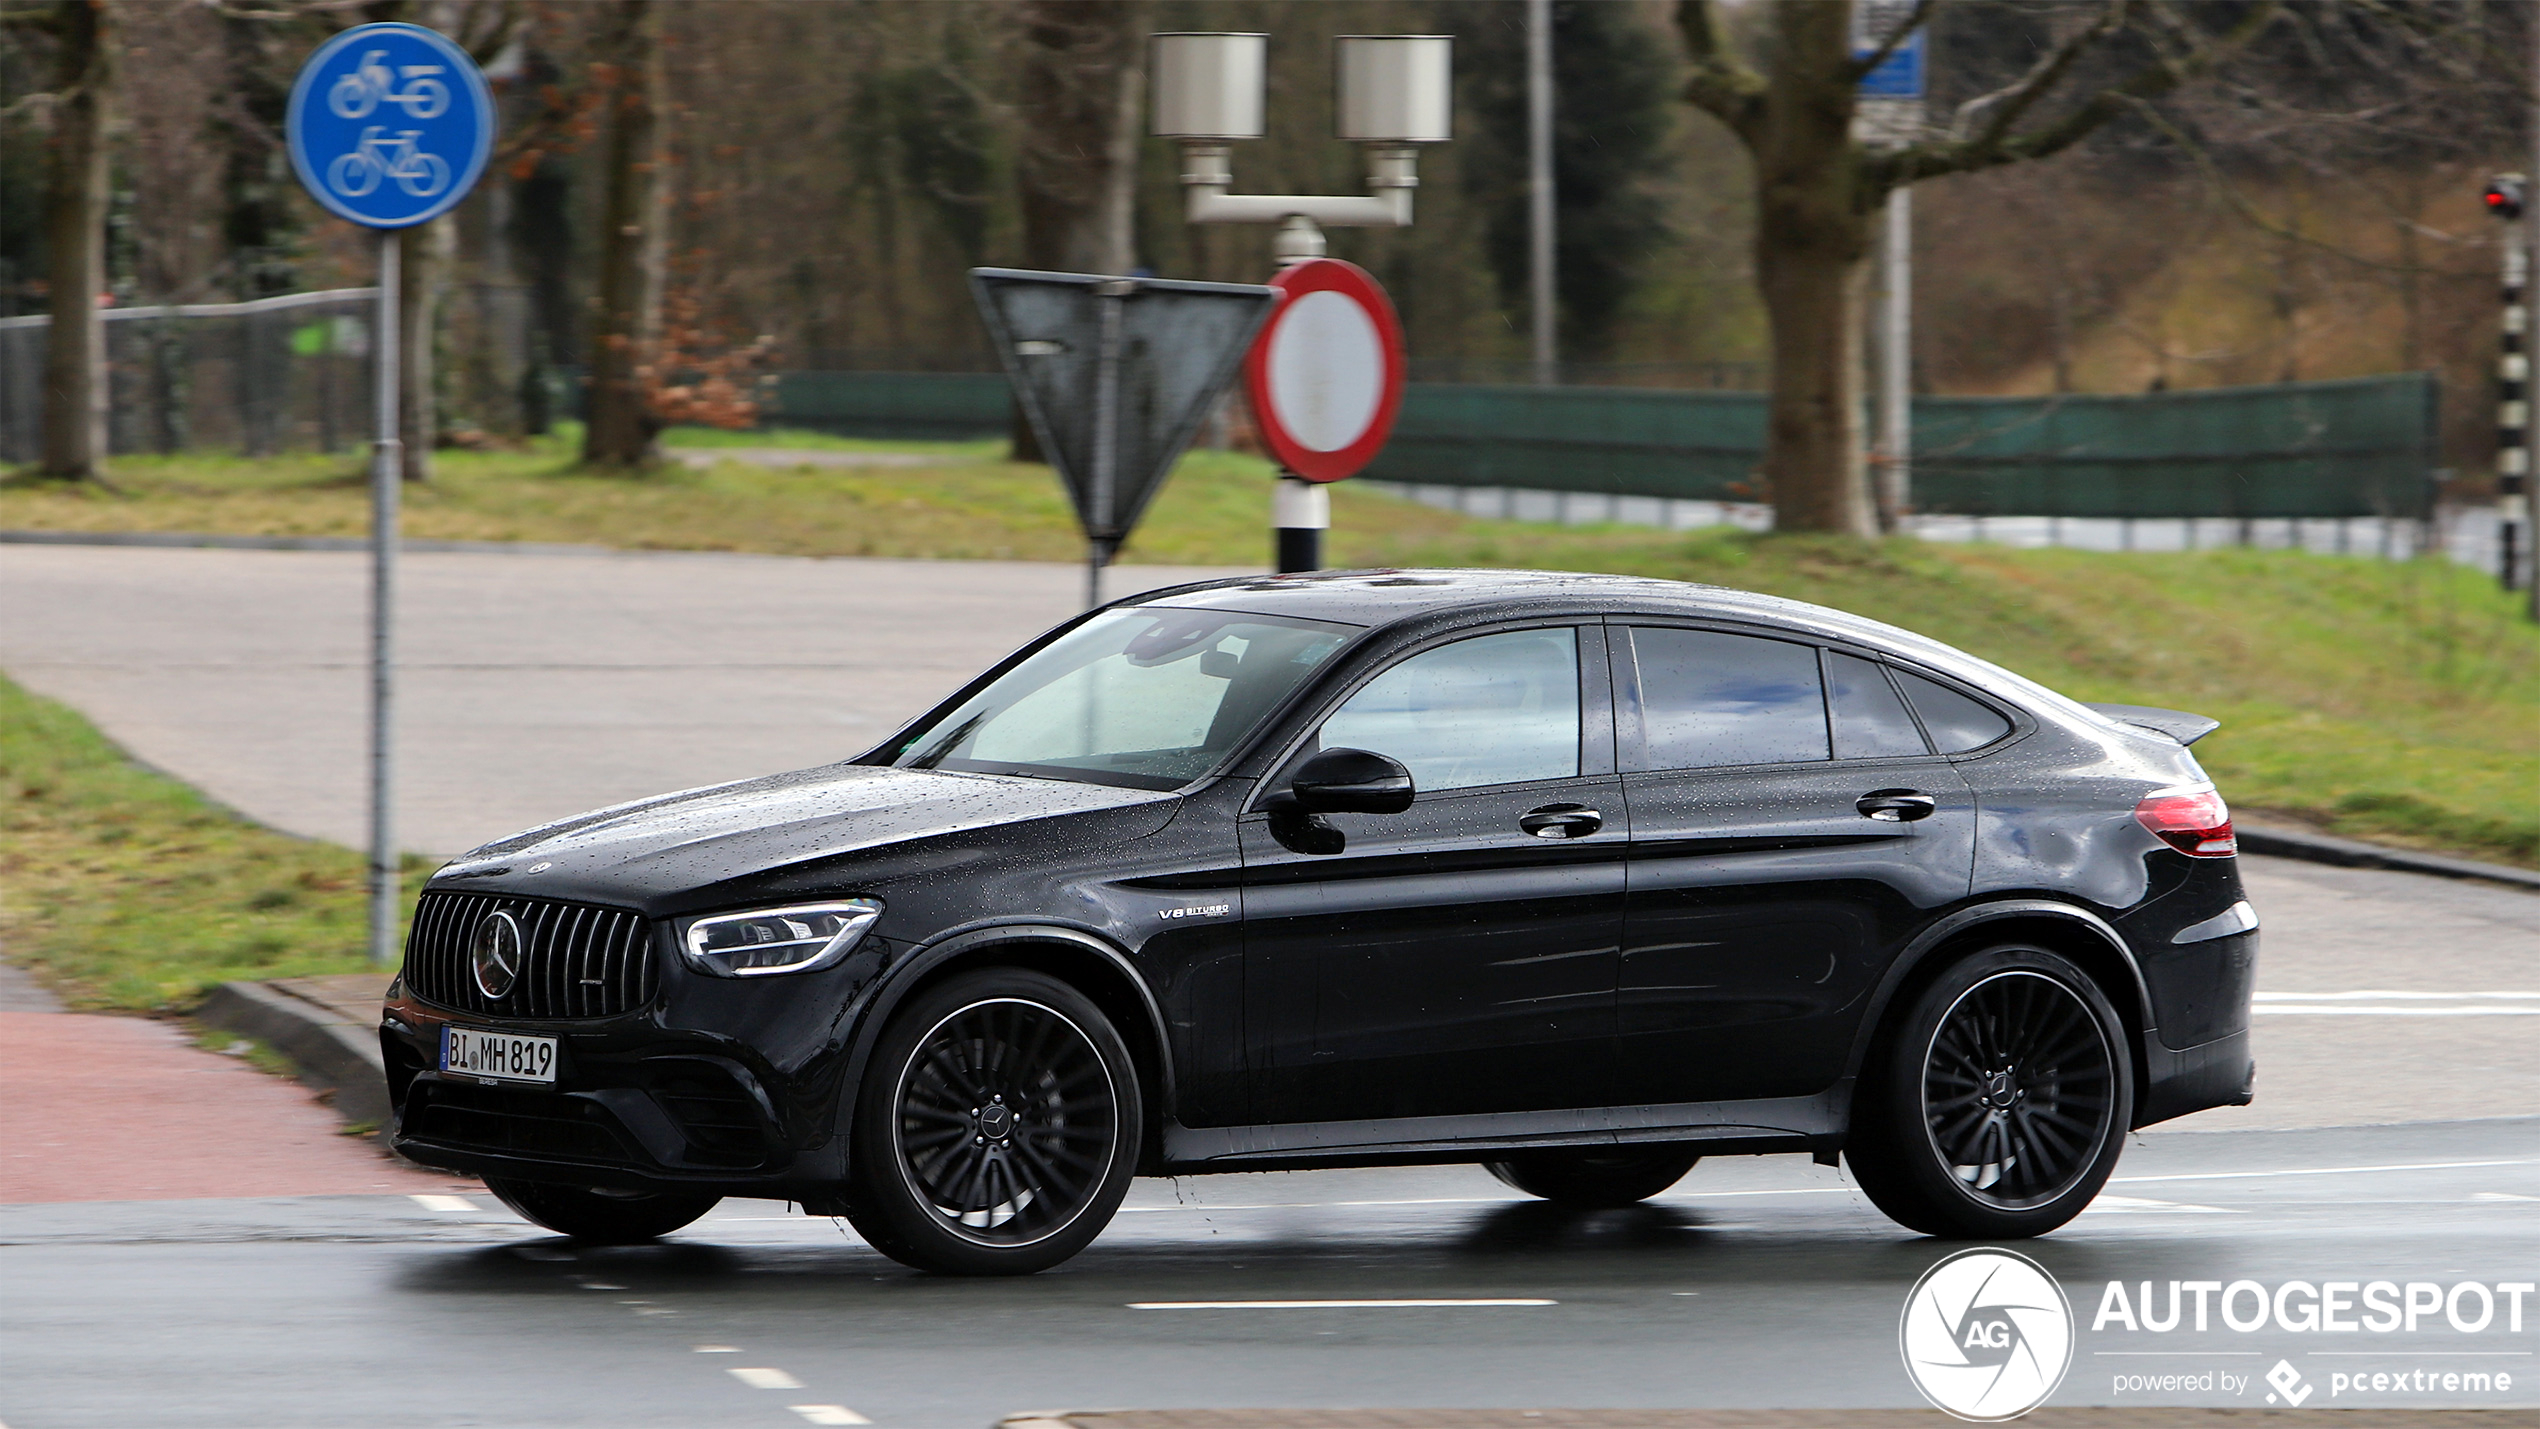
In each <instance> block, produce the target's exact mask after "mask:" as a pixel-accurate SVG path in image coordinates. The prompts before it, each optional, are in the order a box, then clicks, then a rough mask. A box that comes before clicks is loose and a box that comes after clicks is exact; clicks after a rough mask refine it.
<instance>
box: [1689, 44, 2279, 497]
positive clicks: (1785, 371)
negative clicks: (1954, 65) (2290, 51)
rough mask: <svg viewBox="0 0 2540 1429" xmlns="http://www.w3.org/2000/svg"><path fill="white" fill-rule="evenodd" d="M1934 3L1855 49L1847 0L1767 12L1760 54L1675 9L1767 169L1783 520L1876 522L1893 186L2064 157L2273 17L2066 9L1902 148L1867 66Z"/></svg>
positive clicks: (1764, 211)
mask: <svg viewBox="0 0 2540 1429" xmlns="http://www.w3.org/2000/svg"><path fill="white" fill-rule="evenodd" d="M1935 4H1936V0H1917V3H1916V4H1915V6H1914V8H1913V10H1912V11H1911V13H1910V14H1909V15H1908V16H1907V17H1906V19H1905V20H1904V22H1903V23H1901V24H1900V25H1898V26H1897V27H1896V28H1895V29H1894V31H1893V32H1892V33H1891V34H1889V35H1888V36H1887V37H1885V39H1884V40H1883V41H1882V43H1881V44H1880V45H1878V46H1877V47H1876V48H1874V49H1872V50H1871V51H1870V52H1869V53H1867V54H1865V55H1860V56H1855V54H1854V53H1853V49H1852V3H1851V0H1817V2H1816V3H1791V4H1777V5H1772V6H1769V7H1767V8H1766V9H1765V10H1764V12H1763V13H1762V14H1761V15H1760V16H1758V17H1757V23H1756V30H1757V34H1756V35H1755V36H1754V39H1755V43H1754V44H1753V45H1752V46H1751V49H1752V54H1747V53H1741V47H1740V46H1738V45H1736V44H1734V43H1733V42H1732V38H1731V36H1730V35H1729V34H1728V33H1727V31H1726V30H1725V29H1724V27H1723V25H1722V17H1721V15H1720V13H1719V8H1718V7H1717V6H1716V5H1715V4H1713V3H1712V0H1682V3H1681V4H1680V5H1679V7H1678V9H1677V26H1678V28H1679V30H1681V31H1682V33H1683V35H1684V38H1685V45H1686V49H1687V51H1688V52H1689V55H1690V57H1691V59H1692V62H1693V73H1692V76H1691V78H1690V79H1689V80H1688V81H1687V83H1686V86H1685V99H1686V100H1687V101H1688V102H1689V103H1692V104H1694V105H1696V106H1697V107H1699V108H1701V109H1703V110H1705V111H1707V112H1708V113H1710V114H1711V115H1713V116H1714V117H1716V118H1718V119H1719V120H1720V121H1721V122H1722V123H1724V124H1726V125H1727V126H1728V127H1729V129H1730V131H1731V132H1733V133H1735V134H1736V135H1737V136H1738V138H1739V140H1740V141H1741V142H1743V143H1744V144H1745V146H1746V149H1747V152H1748V155H1749V156H1750V158H1751V159H1752V160H1753V164H1754V182H1755V193H1756V208H1757V221H1756V234H1755V264H1756V278H1757V286H1758V288H1759V289H1760V291H1761V292H1762V295H1763V299H1764V309H1765V313H1766V317H1767V320H1768V322H1769V324H1770V326H1771V329H1772V337H1773V355H1772V406H1771V414H1770V418H1769V425H1768V428H1767V431H1766V436H1765V452H1764V468H1763V475H1764V479H1765V481H1766V483H1767V485H1768V487H1769V489H1770V492H1771V497H1772V502H1773V515H1774V524H1775V526H1776V528H1777V529H1780V530H1784V531H1831V532H1839V533H1844V534H1849V535H1858V536H1869V535H1873V534H1875V533H1876V531H1877V529H1878V522H1877V513H1876V510H1875V508H1874V506H1873V504H1872V501H1871V497H1870V492H1869V485H1868V482H1867V480H1866V471H1865V466H1864V463H1863V453H1862V442H1861V334H1862V330H1863V316H1864V313H1863V302H1864V299H1865V297H1866V295H1867V290H1868V283H1867V271H1868V263H1867V259H1868V257H1869V253H1870V247H1871V234H1872V232H1873V231H1874V230H1875V227H1876V222H1877V218H1878V215H1879V212H1880V210H1881V209H1882V208H1884V207H1885V205H1886V201H1887V195H1888V194H1889V193H1890V192H1892V191H1894V190H1895V189H1897V188H1899V187H1901V186H1903V185H1906V184H1910V183H1913V182H1914V181H1916V180H1917V179H1926V178H1933V177H1937V176H1939V175H1942V174H1958V173H1970V172H1974V171H1976V170H1980V169H1990V168H1997V167H2000V166H2002V165H2005V164H2013V163H2019V162H2021V161H2023V160H2028V159H2041V158H2045V157H2048V156H2050V155H2053V154H2057V153H2061V152H2062V151H2064V150H2066V149H2068V148H2070V147H2072V146H2073V145H2074V144H2076V143H2078V142H2080V141H2081V140H2082V139H2083V138H2084V137H2086V136H2088V135H2089V134H2090V133H2092V132H2093V131H2094V130H2097V129H2099V128H2100V127H2101V126H2103V125H2105V124H2107V123H2108V122H2109V121H2110V120H2112V119H2115V118H2117V117H2119V116H2121V115H2127V114H2131V113H2134V112H2136V111H2137V110H2138V109H2139V108H2140V107H2141V106H2143V105H2145V104H2146V103H2148V102H2149V101H2151V100H2153V99H2156V98H2159V97H2160V96H2163V95H2166V94H2168V93H2170V92H2171V91H2173V90H2175V89H2177V88H2179V87H2180V86H2181V85H2183V84H2186V83H2188V82H2189V81H2191V80H2193V79H2196V78H2198V77H2200V76H2202V75H2204V74H2205V73H2207V72H2208V71H2210V70H2212V69H2213V68H2214V67H2215V66H2216V65H2217V64H2219V63H2221V62H2222V61H2223V60H2225V59H2226V58H2228V57H2230V56H2231V55H2233V54H2235V53H2237V52H2238V51H2239V50H2241V49H2243V48H2245V47H2246V46H2247V45H2248V44H2249V43H2250V41H2252V40H2254V39H2255V38H2256V37H2257V36H2258V34H2259V33H2260V32H2261V31H2263V30H2264V29H2265V28H2266V27H2267V25H2268V24H2269V23H2270V22H2271V21H2272V20H2273V19H2274V17H2275V13H2276V7H2275V4H2274V3H2273V0H2254V3H2249V4H2245V5H2238V6H2234V7H2230V8H2228V9H2226V8H2225V7H2222V6H2211V7H2188V6H2180V5H2177V4H2175V3H2172V0H2100V3H2097V4H2095V5H2092V6H2089V7H2087V8H2085V9H2081V10H2078V11H2075V12H2072V13H2070V14H2069V15H2067V16H2066V17H2064V18H2063V21H2062V23H2061V24H2060V25H2058V26H2057V27H2056V28H2057V29H2058V30H2059V31H2060V33H2058V34H2056V35H2055V36H2054V37H2053V38H2052V42H2051V43H2049V44H2048V45H2046V46H2045V47H2044V49H2043V51H2042V53H2040V54H2039V55H2038V57H2037V59H2036V61H2035V63H2033V64H2032V65H2030V66H2029V68H2028V70H2027V72H2026V73H2024V74H2022V75H2020V76H2019V77H2018V78H2017V79H2015V80H2013V81H2012V82H2011V83H2009V84H2007V85H2005V86H2003V87H2002V88H2000V89H1997V90H1994V91H1992V92H1990V93H1987V94H1983V95H1979V96H1977V97H1976V98H1973V99H1971V100H1969V101H1967V102H1966V103H1964V104H1962V105H1960V106H1958V109H1957V113H1956V115H1955V116H1954V120H1953V122H1952V123H1951V125H1950V126H1949V127H1948V129H1947V131H1946V132H1945V133H1943V134H1940V135H1938V136H1935V137H1932V138H1930V139H1927V140H1925V141H1924V142H1920V143H1914V144H1909V145H1905V146H1902V147H1898V148H1873V147H1870V146H1868V145H1865V144H1863V143H1861V142H1859V141H1858V140H1857V139H1856V138H1855V137H1854V135H1853V128H1852V118H1853V108H1854V97H1855V92H1856V88H1857V86H1858V85H1859V83H1860V80H1861V77H1862V76H1863V75H1865V74H1867V73H1868V72H1869V71H1870V70H1871V69H1872V68H1874V67H1876V65H1877V64H1878V63H1879V62H1880V61H1882V60H1884V59H1885V58H1886V57H1887V56H1888V55H1889V54H1890V53H1892V52H1893V49H1894V47H1895V46H1896V45H1898V44H1900V43H1902V42H1903V41H1904V40H1905V38H1906V37H1907V36H1908V35H1910V34H1911V33H1912V32H1913V31H1914V30H1915V29H1916V28H1918V27H1920V26H1922V25H1923V24H1924V23H1925V22H1926V21H1927V20H1928V19H1929V18H1930V15H1931V12H1932V10H1933V8H1934V6H1935ZM2085 61H2089V62H2090V63H2085ZM2112 66H2113V72H2108V73H2105V74H2102V73H2100V72H2101V71H2107V70H2110V69H2111V67H2112ZM2085 77H2088V78H2090V79H2092V80H2093V81H2094V82H2091V83H2085V82H2084V80H2085Z"/></svg>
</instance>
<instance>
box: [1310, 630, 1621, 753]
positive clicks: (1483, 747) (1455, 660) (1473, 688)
mask: <svg viewBox="0 0 2540 1429" xmlns="http://www.w3.org/2000/svg"><path fill="white" fill-rule="evenodd" d="M1320 743H1321V745H1322V747H1323V748H1325V749H1367V750H1373V751H1374V752H1376V753H1378V754H1385V755H1391V756H1392V757H1393V758H1395V759H1398V760H1400V761H1402V763H1403V765H1404V766H1405V767H1406V768H1408V769H1409V770H1410V771H1411V782H1412V783H1413V784H1414V785H1416V786H1418V788H1419V789H1420V791H1421V792H1422V793H1424V794H1425V793H1430V792H1434V791H1438V790H1444V789H1470V788H1474V787H1476V786H1478V785H1483V784H1515V783H1520V782H1523V781H1526V780H1531V779H1569V778H1574V777H1576V776H1577V774H1578V772H1579V637H1578V632H1577V631H1575V630H1571V629H1568V628H1567V627H1564V628H1561V629H1557V630H1514V631H1509V632H1507V633H1505V634H1501V635H1479V636H1475V637H1474V638H1472V639H1470V640H1458V641H1456V642H1455V643H1454V644H1452V645H1441V646H1439V647H1437V648H1436V649H1434V650H1425V651H1422V652H1421V653H1419V654H1417V655H1414V656H1412V657H1411V658H1410V659H1408V660H1405V661H1403V662H1402V663H1401V664H1399V665H1396V666H1394V667H1393V668H1392V669H1390V670H1387V671H1385V672H1384V673H1383V674H1381V675H1378V676H1377V677H1376V678H1375V679H1373V680H1370V681H1369V682H1368V683H1367V685H1366V687H1365V688H1363V689H1361V690H1360V691H1359V692H1358V693H1357V694H1354V695H1352V696H1350V697H1349V700H1348V702H1347V703H1345V704H1343V705H1342V706H1341V707H1340V708H1339V709H1338V710H1335V711H1334V712H1333V713H1332V717H1331V718H1330V719H1327V720H1325V721H1324V722H1323V729H1322V734H1321V737H1320Z"/></svg>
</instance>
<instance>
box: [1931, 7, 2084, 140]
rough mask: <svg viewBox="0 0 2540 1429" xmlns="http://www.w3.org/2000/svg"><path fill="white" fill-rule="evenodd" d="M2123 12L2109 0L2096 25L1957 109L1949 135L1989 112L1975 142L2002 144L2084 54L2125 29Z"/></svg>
mask: <svg viewBox="0 0 2540 1429" xmlns="http://www.w3.org/2000/svg"><path fill="white" fill-rule="evenodd" d="M2126 10H2127V3H2126V0H2110V3H2109V4H2108V6H2107V8H2105V9H2103V10H2101V11H2100V12H2099V18H2098V19H2097V20H2096V21H2094V22H2092V23H2091V24H2087V25H2084V26H2082V27H2081V28H2080V29H2079V30H2078V31H2076V32H2074V34H2073V35H2072V36H2071V37H2070V38H2069V39H2067V40H2065V41H2064V42H2063V43H2062V44H2060V45H2057V46H2056V47H2055V48H2053V49H2051V50H2049V51H2047V52H2046V53H2045V54H2044V55H2042V56H2040V57H2039V58H2038V61H2037V63H2036V64H2033V65H2031V66H2029V70H2028V73H2026V74H2024V75H2021V76H2020V77H2019V78H2018V79H2017V80H2014V81H2012V82H2011V83H2010V84H2007V85H2004V86H2003V87H2002V88H2000V89H1997V90H1995V91H1993V92H1992V93H1991V94H1980V95H1978V96H1976V97H1975V98H1973V99H1970V100H1968V101H1967V102H1966V103H1964V104H1961V105H1959V106H1958V112H1957V114H1956V115H1955V116H1954V117H1953V119H1952V121H1951V123H1950V126H1949V128H1950V132H1951V133H1952V134H1953V135H1957V136H1964V135H1965V133H1966V131H1967V127H1968V126H1969V125H1970V124H1972V123H1974V122H1975V117H1976V116H1977V115H1978V114H1985V113H1987V112H1988V111H1989V112H1990V117H1989V118H1988V119H1987V121H1986V123H1985V126H1984V132H1983V133H1982V134H1981V135H1978V136H1977V137H1976V139H1975V140H1974V142H1975V143H1976V144H1978V145H1980V146H1988V147H1989V146H1992V145H1996V144H1999V143H2001V142H2002V139H2003V136H2004V135H2007V134H2009V133H2010V132H2011V128H2012V126H2013V125H2015V124H2017V123H2019V122H2020V119H2021V117H2022V116H2024V115H2026V114H2027V113H2028V111H2029V110H2030V109H2031V108H2032V107H2034V106H2035V105H2036V103H2037V101H2038V100H2039V99H2040V98H2042V97H2044V96H2045V94H2046V93H2047V91H2049V90H2051V89H2053V88H2054V87H2055V86H2056V85H2057V84H2059V83H2061V82H2062V81H2063V78H2064V76H2065V75H2066V74H2067V73H2069V72H2071V70H2072V67H2073V65H2074V64H2075V63H2077V62H2078V61H2079V60H2080V59H2081V57H2082V56H2083V55H2084V54H2086V53H2088V52H2089V51H2091V50H2093V49H2095V48H2097V47H2098V46H2099V45H2100V44H2101V43H2102V42H2104V41H2106V40H2107V39H2109V38H2110V37H2111V36H2113V35H2115V34H2116V33H2117V32H2118V31H2120V30H2122V29H2124V28H2125V23H2126Z"/></svg>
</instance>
